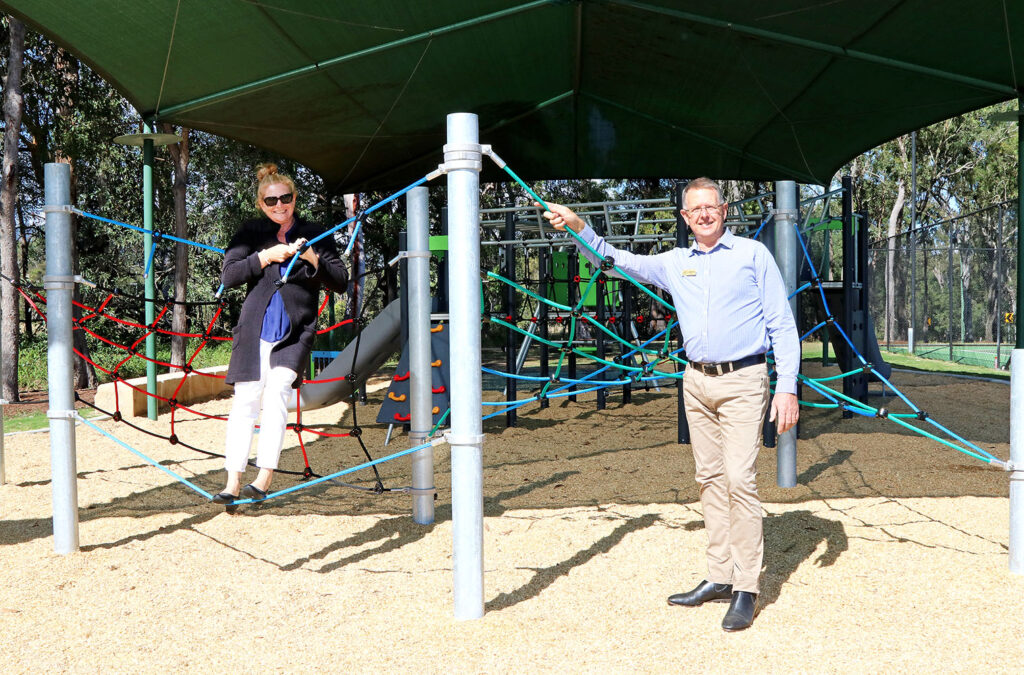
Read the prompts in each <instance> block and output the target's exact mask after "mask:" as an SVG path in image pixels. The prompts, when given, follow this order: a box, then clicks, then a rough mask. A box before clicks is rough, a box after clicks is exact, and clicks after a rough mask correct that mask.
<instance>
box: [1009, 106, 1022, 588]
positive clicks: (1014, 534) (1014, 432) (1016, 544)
mask: <svg viewBox="0 0 1024 675" xmlns="http://www.w3.org/2000/svg"><path fill="white" fill-rule="evenodd" d="M1022 113H1024V97H1018V98H1017V304H1016V306H1015V307H1014V308H1013V309H1014V320H1015V328H1016V331H1017V342H1016V345H1015V347H1014V350H1013V354H1012V355H1011V356H1010V463H1011V464H1012V465H1013V472H1012V473H1011V474H1010V545H1009V553H1010V571H1011V572H1012V573H1014V574H1024V318H1022V317H1021V314H1022V312H1024V217H1022V213H1024V208H1022V207H1024V166H1022V164H1021V159H1022V158H1024V124H1022V123H1021V117H1020V116H1021V114H1022Z"/></svg>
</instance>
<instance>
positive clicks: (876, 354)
mask: <svg viewBox="0 0 1024 675" xmlns="http://www.w3.org/2000/svg"><path fill="white" fill-rule="evenodd" d="M825 297H826V298H827V299H828V306H829V308H830V309H831V310H832V315H833V316H835V317H836V318H837V319H840V317H842V316H843V290H842V289H841V288H840V289H833V288H830V289H826V290H825ZM815 311H816V313H817V315H818V317H819V318H820V319H822V320H823V319H824V318H825V309H824V308H823V307H819V306H818V305H817V304H816V305H815ZM865 314H866V316H865V320H866V323H867V325H866V326H865V331H866V332H867V336H866V337H867V339H866V340H865V341H866V342H867V344H866V345H865V347H866V349H865V351H866V352H867V353H866V354H861V356H863V357H864V360H865V361H867V362H868V363H870V364H872V365H873V366H874V367H875V370H877V371H878V373H879V374H880V375H881V376H882V377H884V378H885V379H889V378H890V377H892V366H891V365H889V364H888V363H886V361H885V359H884V358H883V357H882V351H881V350H880V349H879V348H878V338H877V337H875V323H874V321H872V320H871V313H870V312H865ZM844 328H845V326H844ZM829 337H830V338H831V342H832V351H833V353H835V354H838V355H842V357H843V358H844V359H849V363H852V364H853V365H857V366H859V365H860V362H858V361H856V358H855V357H854V356H853V354H852V353H851V350H850V345H848V344H847V343H846V340H844V339H843V336H841V335H840V334H839V331H837V330H830V331H829ZM869 377H870V379H869V380H868V381H869V382H874V381H878V378H876V377H874V376H869Z"/></svg>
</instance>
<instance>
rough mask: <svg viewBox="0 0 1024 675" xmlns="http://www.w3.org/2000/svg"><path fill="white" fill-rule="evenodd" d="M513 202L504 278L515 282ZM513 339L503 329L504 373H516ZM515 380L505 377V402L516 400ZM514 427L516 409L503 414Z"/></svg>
mask: <svg viewBox="0 0 1024 675" xmlns="http://www.w3.org/2000/svg"><path fill="white" fill-rule="evenodd" d="M515 205H516V204H515V202H509V203H508V204H506V206H507V207H508V208H509V211H508V212H506V213H505V241H507V242H509V243H508V244H505V278H506V279H509V280H510V281H515V280H516V246H515V244H513V243H511V242H512V241H513V240H514V239H515V238H516V214H515V211H512V210H511V209H513V208H514V207H515ZM504 301H505V302H504V308H503V311H504V312H505V321H508V322H509V323H511V324H514V323H515V322H516V292H515V289H514V288H512V286H511V285H510V284H505V298H504ZM515 338H516V332H515V331H514V330H512V329H511V328H506V329H505V372H506V373H513V374H514V373H515V372H516V350H515V346H514V345H515ZM516 394H517V392H516V378H514V377H506V378H505V400H506V401H515V400H516ZM515 425H516V409H515V408H511V409H509V411H508V412H506V413H505V426H506V427H514V426H515Z"/></svg>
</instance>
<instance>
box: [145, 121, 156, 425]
mask: <svg viewBox="0 0 1024 675" xmlns="http://www.w3.org/2000/svg"><path fill="white" fill-rule="evenodd" d="M143 131H144V133H147V134H150V133H152V132H153V130H152V129H150V128H149V125H148V124H147V125H145V126H144V127H143ZM142 226H143V227H144V228H145V230H146V234H145V235H144V236H143V239H142V241H143V246H144V247H145V251H144V252H143V256H144V257H143V261H145V260H149V252H150V251H151V250H152V249H153V139H152V138H146V139H144V140H143V141H142ZM153 267H154V265H152V264H150V266H149V271H148V272H147V273H146V298H147V300H146V325H147V326H149V327H150V329H152V326H153V320H154V319H155V318H156V305H155V304H154V303H153V300H154V299H155V298H156V281H155V276H154V271H153ZM146 359H147V360H146V393H147V394H148V395H147V396H146V413H147V414H148V416H149V419H151V420H155V419H156V417H157V399H156V362H155V361H154V359H156V334H155V333H153V332H150V333H149V335H147V336H146Z"/></svg>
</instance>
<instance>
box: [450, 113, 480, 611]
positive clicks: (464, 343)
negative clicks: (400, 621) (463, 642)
mask: <svg viewBox="0 0 1024 675" xmlns="http://www.w3.org/2000/svg"><path fill="white" fill-rule="evenodd" d="M447 127H448V143H447V144H446V145H445V146H444V161H445V167H446V169H447V175H448V229H449V232H450V236H449V237H448V242H449V275H450V276H449V281H448V284H449V286H448V294H449V302H450V303H451V331H452V332H451V350H452V352H453V353H457V354H459V358H457V359H452V360H451V376H452V397H451V400H452V403H451V406H452V426H451V432H450V433H449V437H448V444H449V445H450V446H451V465H452V539H453V542H452V574H453V582H454V583H453V589H454V596H455V618H456V619H459V620H464V619H478V618H480V617H482V616H483V615H484V555H483V543H484V503H483V423H482V420H481V414H480V411H481V400H482V396H481V387H482V381H481V370H480V366H481V364H480V311H481V302H480V170H481V153H480V145H479V143H480V140H479V133H480V132H479V122H478V120H477V116H476V115H474V114H472V113H453V114H451V115H448V123H447Z"/></svg>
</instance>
